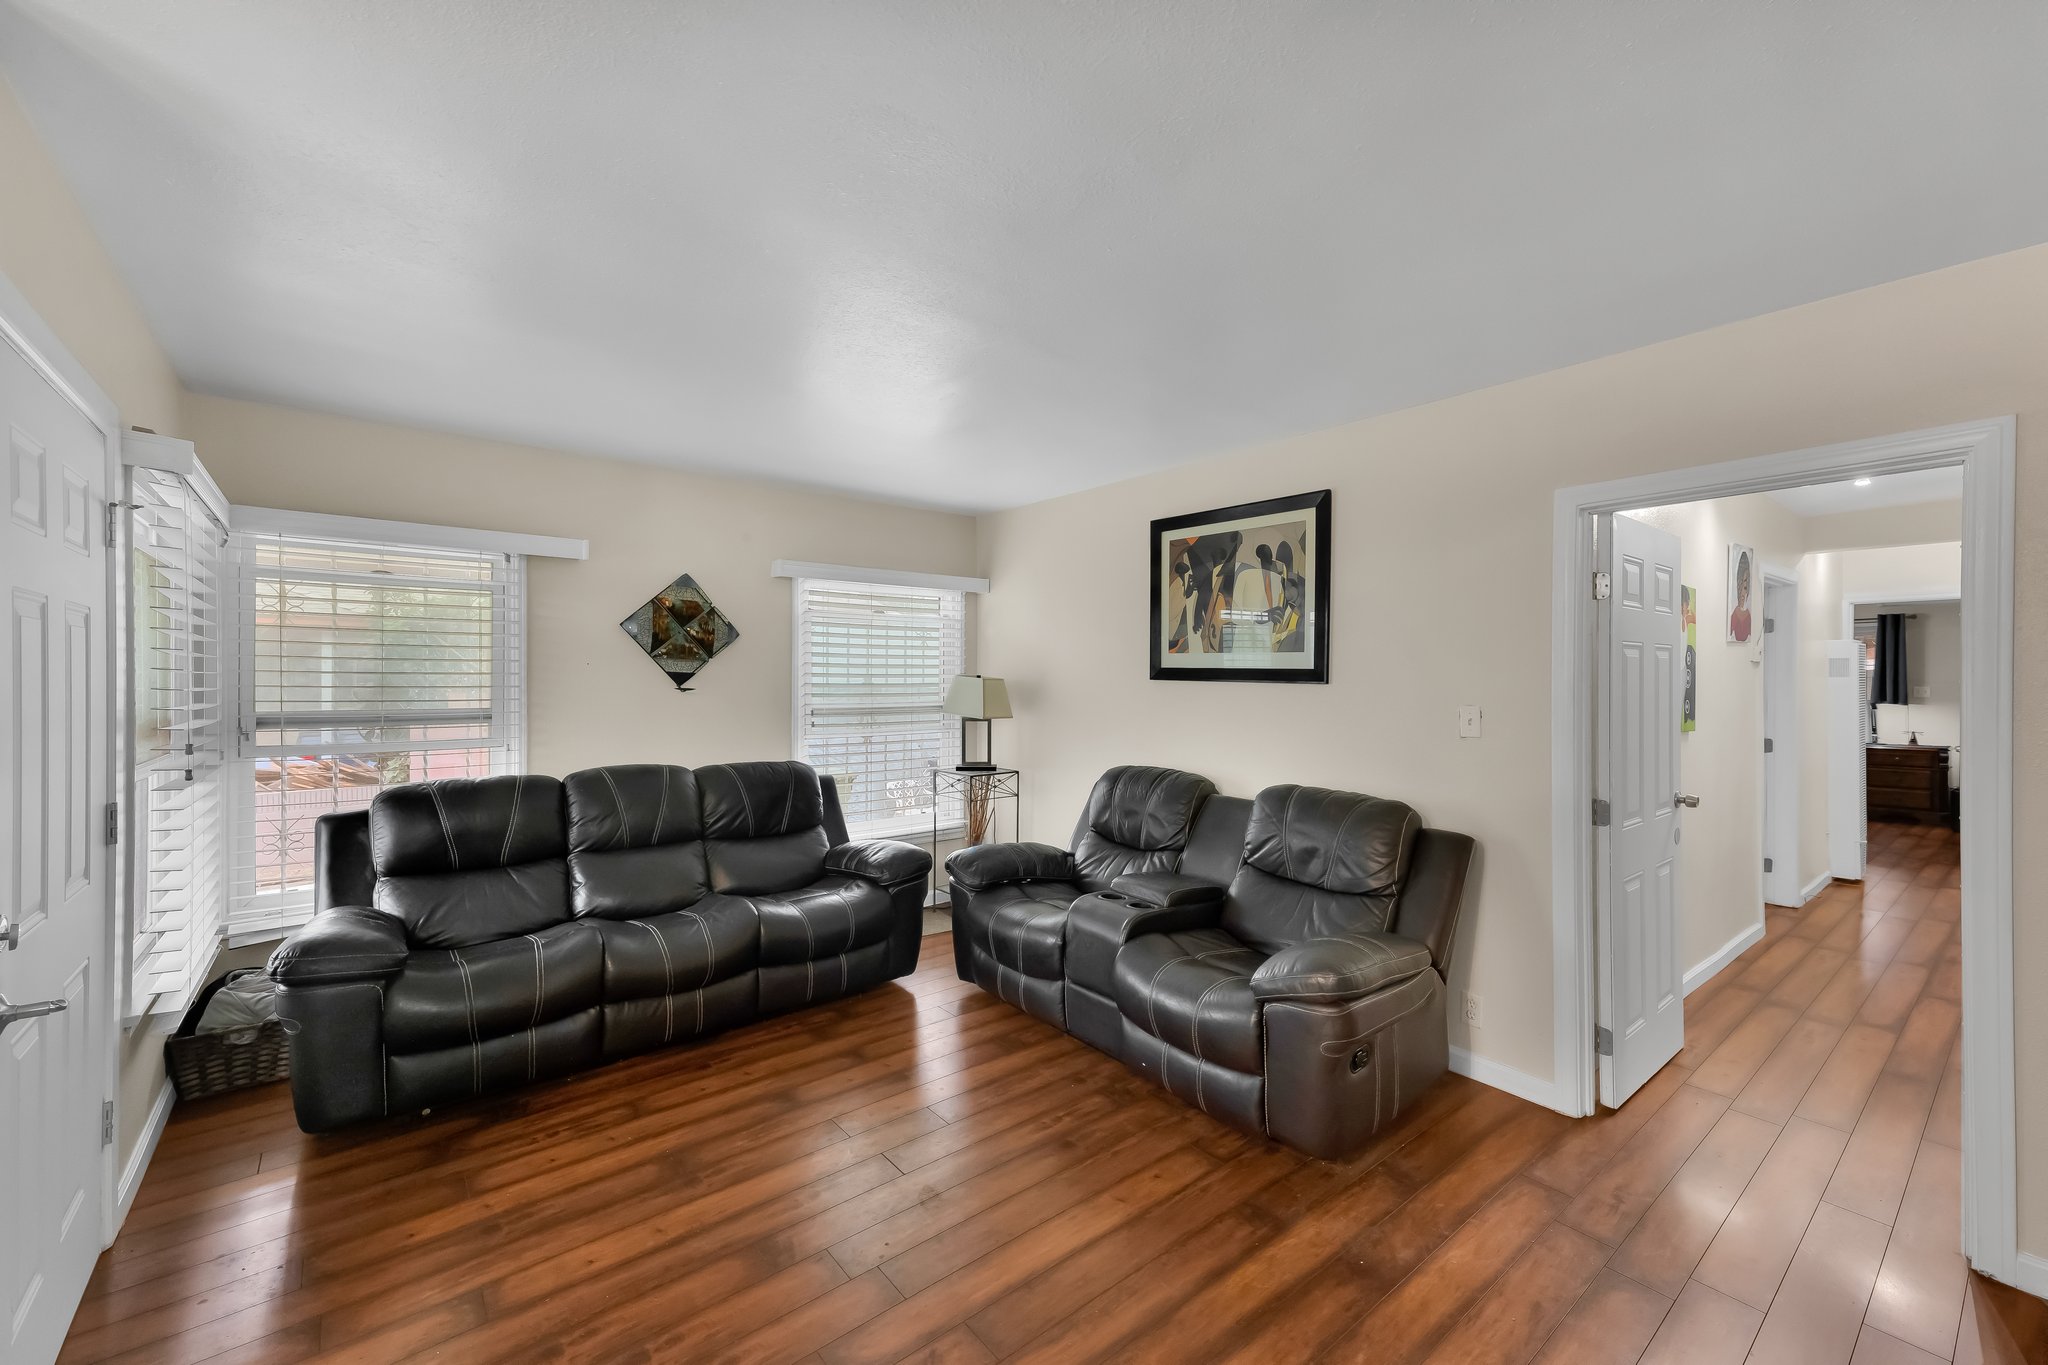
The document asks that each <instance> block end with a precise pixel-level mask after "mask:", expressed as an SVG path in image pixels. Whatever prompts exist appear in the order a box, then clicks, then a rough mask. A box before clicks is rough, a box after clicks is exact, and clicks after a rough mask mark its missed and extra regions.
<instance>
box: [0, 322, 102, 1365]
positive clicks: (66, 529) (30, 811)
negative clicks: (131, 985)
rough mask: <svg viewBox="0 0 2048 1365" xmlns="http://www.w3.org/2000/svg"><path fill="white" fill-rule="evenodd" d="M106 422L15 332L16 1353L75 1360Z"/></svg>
mask: <svg viewBox="0 0 2048 1365" xmlns="http://www.w3.org/2000/svg"><path fill="white" fill-rule="evenodd" d="M106 460H107V446H106V438H105V437H104V436H103V435H102V433H101V432H100V431H99V429H98V428H97V427H95V426H94V425H93V424H92V422H90V421H89V420H87V418H86V416H85V415H84V414H83V413H82V412H80V411H79V410H78V409H77V408H76V407H75V406H73V405H72V404H71V403H70V402H69V401H68V400H66V399H65V398H64V397H62V396H60V395H59V394H58V392H57V391H56V390H55V389H54V388H52V387H51V386H50V385H49V384H48V383H46V382H45V381H44V379H43V377H42V375H41V373H40V372H39V371H38V370H37V369H36V368H34V367H33V366H31V365H30V364H29V362H28V361H27V360H26V359H24V358H23V357H22V356H21V355H20V354H19V353H18V352H16V351H15V350H14V349H13V347H11V346H9V345H8V344H7V343H6V342H5V341H0V461H4V463H5V464H6V466H7V475H6V479H5V481H4V482H0V497H4V498H6V499H7V510H6V512H5V513H4V514H0V610H4V612H5V618H4V626H0V629H4V630H5V640H4V642H0V898H4V899H0V917H4V920H0V999H4V1000H5V1001H7V1002H11V1005H9V1006H0V1360H6V1361H7V1362H8V1363H9V1365H42V1363H43V1362H47V1361H52V1360H55V1359H56V1358H57V1350H58V1348H59V1346H61V1345H62V1344H63V1340H64V1333H65V1331H66V1329H67V1328H68V1327H69V1326H70V1324H71V1315H72V1312H73V1310H75V1309H76V1308H77V1306H78V1300H79V1296H80V1295H81V1294H82V1293H83V1292H84V1290H85V1282H86V1279H87V1277H88V1276H90V1275H91V1273H92V1267H93V1262H94V1260H95V1259H97V1257H98V1256H99V1251H100V1234H101V1226H102V1225H101V1209H100V1204H101V1201H102V1200H103V1199H104V1198H105V1197H106V1191H105V1185H104V1182H103V1180H102V1175H101V1172H102V1167H101V1133H100V1105H101V1091H102V1088H103V1081H104V1078H105V1076H106V1070H107V1069H106V1056H107V1053H106V1040H105V1038H104V1036H103V1034H104V1030H105V1029H106V1028H107V1027H108V1023H107V1022H106V1020H107V1014H108V997H107V992H108V991H109V990H112V989H114V988H115V987H114V983H113V981H112V980H111V979H110V978H111V970H110V964H107V963H104V962H102V961H101V960H100V959H101V957H102V955H103V953H102V945H103V943H104V941H105V934H106V924H107V914H108V908H109V896H110V887H109V885H108V882H109V878H108V863H107V859H106V856H105V853H106V848H105V841H104V832H103V824H102V821H103V816H102V812H103V810H104V809H105V805H106V800H107V790H106V780H107V779H106V771H107V770H106V755H107V747H106V746H107V743H108V740H109V738H110V737H109V735H108V733H107V687H108V683H109V679H108V676H107V660H106V657H105V655H106V642H107V639H108V635H107V625H106V605H105V604H106V599H107V559H106V555H107V551H106V549H105V547H104V545H103V542H102V536H103V532H102V530H101V528H102V525H103V524H104V523H103V519H102V513H103V511H104V509H105V506H106V493H107V489H106Z"/></svg>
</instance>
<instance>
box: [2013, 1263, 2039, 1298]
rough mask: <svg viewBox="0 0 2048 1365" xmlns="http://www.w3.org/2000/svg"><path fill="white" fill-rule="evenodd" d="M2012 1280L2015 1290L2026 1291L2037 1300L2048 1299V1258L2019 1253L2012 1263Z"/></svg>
mask: <svg viewBox="0 0 2048 1365" xmlns="http://www.w3.org/2000/svg"><path fill="white" fill-rule="evenodd" d="M2012 1278H2013V1287H2014V1288H2015V1289H2024V1290H2026V1291H2027V1292H2028V1293H2029V1294H2032V1295H2033V1296H2034V1297H2035V1298H2037V1299H2048V1256H2035V1255H2032V1254H2031V1253H2029V1252H2025V1251H2022V1252H2019V1253H2017V1254H2016V1255H2015V1256H2014V1257H2013V1261H2012Z"/></svg>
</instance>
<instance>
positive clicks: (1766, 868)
mask: <svg viewBox="0 0 2048 1365" xmlns="http://www.w3.org/2000/svg"><path fill="white" fill-rule="evenodd" d="M1770 870H1771V860H1770V859H1769V858H1766V859H1764V871H1766V872H1769V871H1770Z"/></svg>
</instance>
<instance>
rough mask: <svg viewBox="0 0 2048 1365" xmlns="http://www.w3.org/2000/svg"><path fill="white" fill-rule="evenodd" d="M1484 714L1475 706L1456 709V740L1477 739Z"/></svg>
mask: <svg viewBox="0 0 2048 1365" xmlns="http://www.w3.org/2000/svg"><path fill="white" fill-rule="evenodd" d="M1485 719H1486V717H1485V713H1484V712H1482V711H1481V710H1480V709H1479V708H1478V707H1476V706H1461V707H1459V708H1458V738H1459V739H1478V738H1479V734H1480V729H1481V725H1482V722H1483V721H1484V720H1485Z"/></svg>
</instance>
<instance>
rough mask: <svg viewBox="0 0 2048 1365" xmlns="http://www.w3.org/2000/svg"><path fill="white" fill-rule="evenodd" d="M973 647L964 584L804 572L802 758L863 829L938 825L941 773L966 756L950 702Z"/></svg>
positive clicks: (799, 663) (954, 815)
mask: <svg viewBox="0 0 2048 1365" xmlns="http://www.w3.org/2000/svg"><path fill="white" fill-rule="evenodd" d="M966 649H967V646H966V598H965V595H964V594H963V593H961V592H959V591H955V590H949V589H941V588H917V587H898V586H893V585H889V584H881V583H851V582H838V581H833V580H828V579H819V578H799V579H797V580H796V750H797V756H798V757H799V758H801V759H802V760H803V761H804V762H806V763H809V764H810V765H811V766H812V767H814V768H816V769H817V770H818V771H819V772H821V773H829V774H831V776H832V777H833V778H835V779H836V780H837V783H838V786H839V799H840V802H841V803H842V805H843V807H844V809H845V812H846V823H847V827H848V829H849V831H850V832H851V833H853V835H854V836H855V837H866V838H875V837H882V836H886V835H898V836H901V835H910V834H915V833H916V832H918V831H919V830H923V831H925V832H926V833H927V834H928V833H929V832H930V830H931V824H932V780H931V774H932V770H933V769H934V768H937V767H939V766H941V765H950V764H953V763H957V762H959V759H960V731H959V722H958V721H957V720H955V719H953V718H952V717H949V716H947V715H946V714H945V713H944V711H943V710H942V707H943V706H944V703H945V699H946V688H947V686H948V685H949V684H950V683H951V682H952V680H953V677H954V675H955V674H958V673H961V672H964V671H965V668H966ZM953 804H954V805H956V806H957V804H958V802H957V801H956V802H954V803H953ZM959 818H960V817H959V812H958V811H957V810H954V811H950V812H942V813H941V823H942V824H957V823H958V821H959Z"/></svg>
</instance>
